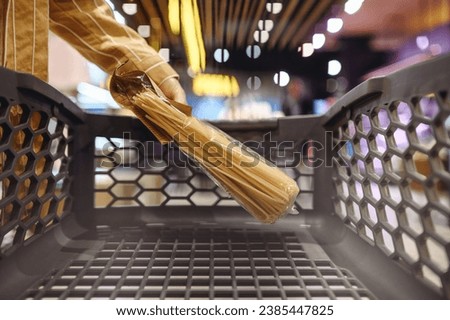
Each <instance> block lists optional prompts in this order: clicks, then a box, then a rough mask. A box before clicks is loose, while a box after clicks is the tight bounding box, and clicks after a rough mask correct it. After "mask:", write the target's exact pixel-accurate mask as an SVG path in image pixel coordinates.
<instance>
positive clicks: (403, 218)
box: [400, 207, 423, 235]
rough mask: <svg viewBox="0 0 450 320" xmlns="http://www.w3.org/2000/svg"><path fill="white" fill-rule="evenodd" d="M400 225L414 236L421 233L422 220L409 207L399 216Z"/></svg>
mask: <svg viewBox="0 0 450 320" xmlns="http://www.w3.org/2000/svg"><path fill="white" fill-rule="evenodd" d="M400 223H401V224H402V226H403V227H404V228H406V229H409V230H410V231H411V232H413V233H414V234H416V235H420V234H422V233H423V225H422V219H421V218H420V215H419V213H417V212H416V211H415V210H414V209H412V208H410V207H406V208H405V209H404V211H403V212H401V214H400Z"/></svg>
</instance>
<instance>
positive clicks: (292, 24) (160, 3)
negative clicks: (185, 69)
mask: <svg viewBox="0 0 450 320" xmlns="http://www.w3.org/2000/svg"><path fill="white" fill-rule="evenodd" d="M112 2H113V3H114V4H115V7H116V10H118V11H119V12H121V13H122V14H123V16H124V17H125V18H126V20H127V23H128V24H129V25H130V26H132V27H134V28H137V26H139V25H150V26H151V30H152V31H151V35H150V38H149V39H148V41H149V43H150V44H151V45H152V46H154V47H158V46H160V47H165V48H170V49H172V50H175V52H178V51H179V49H180V46H181V45H182V44H181V37H180V36H175V35H174V34H173V33H172V32H171V31H170V26H169V20H168V0H136V1H120V0H113V1H112ZM270 2H272V1H259V0H258V1H256V0H198V2H197V3H198V8H199V13H200V20H201V25H202V32H203V39H204V43H205V47H206V51H207V56H212V53H213V51H214V50H215V49H217V48H226V49H228V50H239V49H242V48H245V47H246V46H248V45H249V44H253V43H255V40H254V38H253V34H254V32H255V30H257V29H258V21H259V20H266V19H268V20H273V21H274V27H273V29H272V30H271V31H270V38H269V40H268V41H267V42H266V43H264V44H262V45H261V46H262V47H264V48H265V50H279V51H283V50H285V49H290V50H296V49H297V47H299V46H300V45H301V44H302V43H303V42H304V41H305V39H306V38H307V37H308V36H311V32H312V30H313V28H314V26H315V25H316V23H317V22H318V21H319V20H320V19H321V18H322V17H323V16H324V15H325V14H327V12H329V10H330V8H331V7H332V5H333V4H335V3H342V1H340V0H277V1H276V2H281V3H282V4H283V9H282V10H281V12H280V13H278V14H274V13H270V12H268V11H267V10H266V4H267V3H270ZM124 3H136V4H137V5H138V12H137V13H136V14H134V15H131V16H130V15H127V14H126V13H124V12H123V9H122V4H124ZM309 41H310V39H309Z"/></svg>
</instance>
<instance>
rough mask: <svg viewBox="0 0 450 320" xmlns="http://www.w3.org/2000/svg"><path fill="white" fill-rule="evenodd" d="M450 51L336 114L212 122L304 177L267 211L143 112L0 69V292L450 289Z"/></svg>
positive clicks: (408, 294) (185, 295)
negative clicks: (67, 93)
mask: <svg viewBox="0 0 450 320" xmlns="http://www.w3.org/2000/svg"><path fill="white" fill-rule="evenodd" d="M449 122H450V56H442V57H438V58H435V59H434V60H432V61H429V62H426V63H422V64H419V65H415V66H413V67H410V68H408V69H405V70H402V71H399V72H397V73H394V74H392V75H389V76H386V77H383V78H376V79H372V80H369V81H367V82H364V83H362V84H361V85H359V86H358V87H356V88H355V89H354V90H352V91H350V92H349V93H348V94H346V95H345V96H344V97H343V98H342V99H340V100H339V101H337V102H336V103H335V105H334V106H333V107H332V108H331V110H329V112H328V113H327V114H325V115H324V116H305V117H301V116H299V117H288V118H281V119H277V120H267V121H262V122H236V123H228V122H220V123H216V125H217V126H218V127H220V128H222V129H223V130H225V131H226V132H227V133H229V134H230V135H232V136H233V137H235V138H237V139H239V140H241V141H245V142H246V143H247V144H248V145H249V146H250V147H252V148H254V149H255V150H256V151H258V152H260V153H262V154H264V156H266V157H268V158H270V159H271V160H272V161H274V162H275V163H276V164H277V165H279V166H280V167H283V168H284V170H285V171H286V172H287V173H288V174H289V175H291V177H293V178H294V179H296V180H297V181H298V184H299V186H300V189H301V193H300V195H299V197H298V200H297V202H296V206H297V208H298V211H299V214H298V215H289V216H287V217H285V218H283V219H282V220H280V221H279V222H277V223H276V224H273V225H263V224H260V223H258V222H257V221H256V220H254V219H253V218H252V217H251V216H250V215H248V214H247V213H246V212H245V211H244V210H243V209H241V208H240V207H239V206H237V205H236V203H235V202H234V201H233V200H231V199H230V198H228V196H227V194H226V193H224V192H223V191H222V190H220V189H219V188H218V187H217V186H216V185H215V184H214V183H212V182H211V181H210V180H209V179H208V178H207V177H206V176H205V175H204V174H202V172H201V171H200V170H199V169H198V168H197V167H196V165H195V164H193V163H190V162H189V160H188V159H186V158H185V157H184V156H183V155H180V154H179V153H178V152H177V149H176V147H174V146H172V145H169V146H162V145H160V144H159V143H157V142H156V140H155V139H154V137H153V136H152V134H151V133H150V132H149V131H148V130H146V129H145V128H144V126H143V125H142V124H141V123H140V122H139V121H138V120H136V119H134V118H132V117H124V116H113V115H99V114H90V113H84V112H83V111H82V110H81V109H79V108H78V107H77V106H76V105H74V104H73V103H72V102H71V101H70V100H69V99H67V98H66V97H64V96H63V95H62V94H61V93H59V92H58V91H56V90H55V89H53V88H51V87H50V86H49V85H47V84H45V83H43V82H41V81H39V80H37V79H35V78H33V77H31V76H29V75H24V74H18V73H14V72H11V71H8V70H6V69H0V184H1V188H0V189H1V191H0V192H1V197H0V246H1V255H0V259H1V260H0V298H2V299H96V298H110V299H116V298H117V299H119V298H134V299H151V298H153V299H174V298H181V299H226V298H228V299H230V298H231V299H245V298H246V299H374V298H381V299H440V298H449V297H450V271H449V256H450V206H449V201H450V197H449V184H450V172H449V147H450V134H449V126H450V124H449Z"/></svg>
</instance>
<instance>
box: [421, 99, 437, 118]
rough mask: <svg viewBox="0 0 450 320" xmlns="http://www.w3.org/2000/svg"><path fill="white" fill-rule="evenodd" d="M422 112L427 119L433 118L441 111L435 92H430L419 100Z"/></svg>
mask: <svg viewBox="0 0 450 320" xmlns="http://www.w3.org/2000/svg"><path fill="white" fill-rule="evenodd" d="M419 110H420V114H421V115H422V116H424V117H425V118H427V119H430V120H433V119H434V118H436V116H437V115H438V113H439V104H438V103H437V101H436V96H435V95H434V94H429V95H427V96H425V97H422V98H421V99H420V100H419Z"/></svg>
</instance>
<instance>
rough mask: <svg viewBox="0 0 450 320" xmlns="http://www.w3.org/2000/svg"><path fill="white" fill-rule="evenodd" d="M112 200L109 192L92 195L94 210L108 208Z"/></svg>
mask: <svg viewBox="0 0 450 320" xmlns="http://www.w3.org/2000/svg"><path fill="white" fill-rule="evenodd" d="M113 200H114V198H113V196H112V195H111V194H110V193H109V192H95V194H94V206H95V207H96V208H105V207H108V206H109V205H110V203H111V202H112V201H113Z"/></svg>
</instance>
